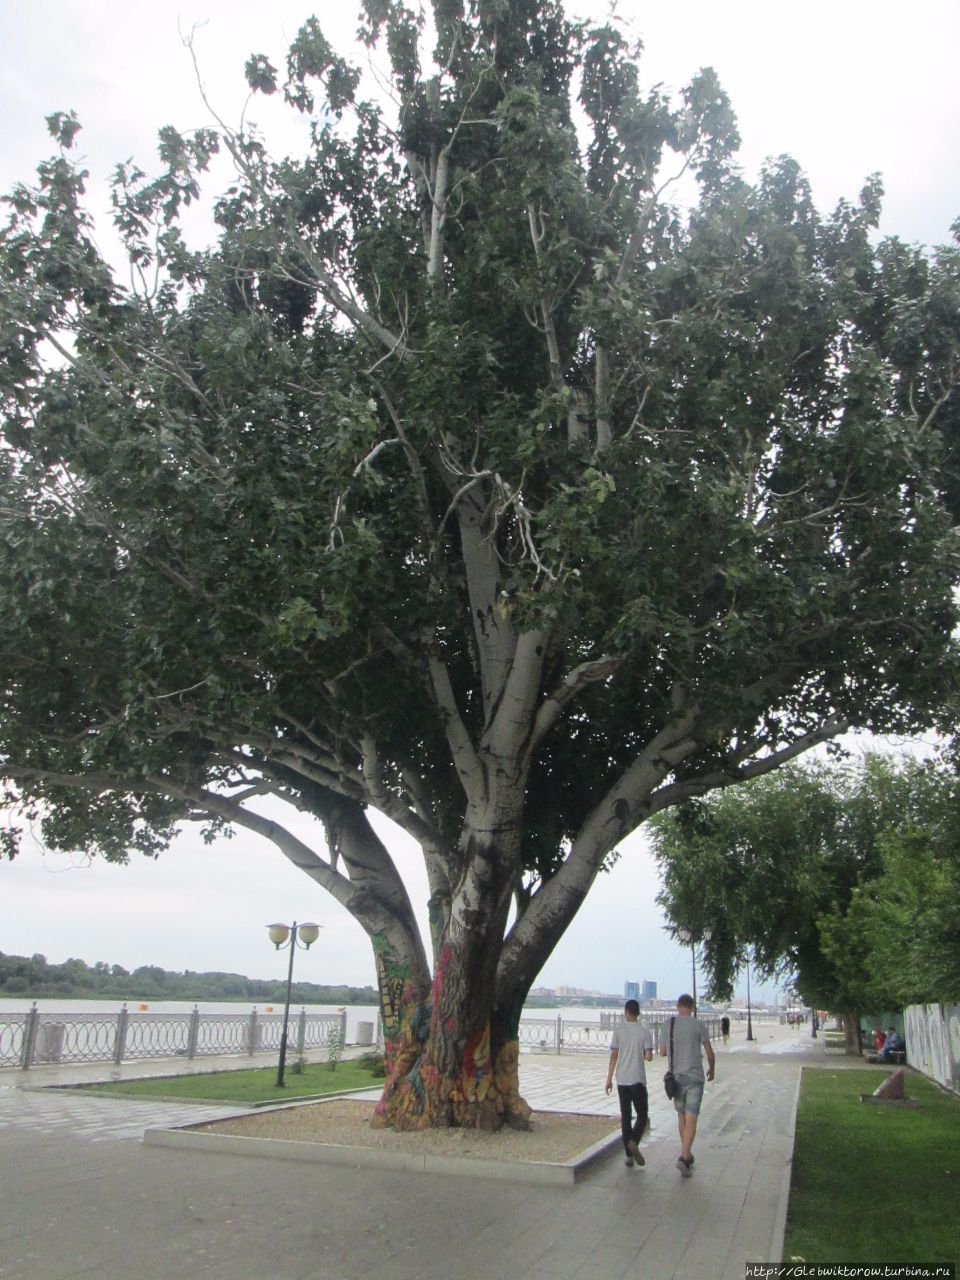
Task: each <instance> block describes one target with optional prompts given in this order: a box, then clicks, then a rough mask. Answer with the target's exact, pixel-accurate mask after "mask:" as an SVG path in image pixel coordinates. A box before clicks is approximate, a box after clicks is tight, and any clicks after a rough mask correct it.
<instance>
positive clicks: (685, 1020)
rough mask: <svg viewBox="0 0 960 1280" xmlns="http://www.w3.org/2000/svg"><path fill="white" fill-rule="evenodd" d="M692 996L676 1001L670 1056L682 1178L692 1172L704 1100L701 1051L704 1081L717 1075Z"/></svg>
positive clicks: (665, 1040) (666, 1042)
mask: <svg viewBox="0 0 960 1280" xmlns="http://www.w3.org/2000/svg"><path fill="white" fill-rule="evenodd" d="M695 1007H696V1006H695V1005H694V1003H693V996H688V995H682V996H681V997H680V999H679V1000H678V1001H677V1016H676V1017H675V1018H671V1019H670V1022H672V1023H673V1057H672V1059H671V1069H672V1070H673V1074H674V1076H675V1078H676V1081H677V1092H676V1094H675V1095H674V1098H673V1105H674V1108H675V1109H676V1112H677V1123H678V1127H679V1129H680V1154H679V1156H677V1168H678V1169H679V1170H680V1172H681V1173H682V1174H683V1176H684V1177H685V1178H689V1177H690V1174H691V1173H692V1172H693V1152H692V1150H691V1148H692V1146H693V1140H694V1138H695V1137H696V1136H697V1119H698V1117H699V1115H700V1104H701V1103H702V1101H703V1085H704V1075H703V1061H702V1059H701V1056H700V1051H701V1049H702V1050H703V1052H704V1053H705V1054H706V1055H707V1075H706V1078H707V1080H713V1078H714V1075H715V1074H716V1065H717V1063H716V1058H715V1056H714V1052H713V1045H712V1044H711V1043H710V1036H709V1033H708V1032H707V1028H706V1027H705V1026H704V1025H703V1024H702V1023H701V1022H700V1021H699V1019H698V1018H697V1016H696V1014H695V1013H694V1009H695ZM669 1046H670V1024H669V1023H668V1024H667V1026H666V1027H664V1030H663V1037H662V1039H661V1041H660V1056H661V1057H663V1058H666V1057H667V1056H668V1055H669V1053H670V1048H669Z"/></svg>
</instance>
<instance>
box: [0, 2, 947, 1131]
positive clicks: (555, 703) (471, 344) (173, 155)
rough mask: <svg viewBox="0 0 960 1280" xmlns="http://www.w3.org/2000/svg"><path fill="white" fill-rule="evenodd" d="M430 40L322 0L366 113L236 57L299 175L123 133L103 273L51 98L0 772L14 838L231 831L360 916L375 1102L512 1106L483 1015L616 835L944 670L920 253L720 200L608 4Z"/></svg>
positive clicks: (940, 262) (713, 170)
mask: <svg viewBox="0 0 960 1280" xmlns="http://www.w3.org/2000/svg"><path fill="white" fill-rule="evenodd" d="M432 18H433V23H434V29H433V30H432V31H430V32H428V29H427V27H426V26H425V25H424V24H423V23H422V21H421V19H420V18H419V17H418V15H417V13H416V12H415V11H414V10H412V9H410V8H408V7H407V6H406V5H405V4H403V3H400V0H377V2H376V3H374V0H365V3H364V4H363V29H364V33H365V34H364V39H365V41H366V42H367V43H368V44H369V46H370V47H371V48H372V49H375V50H376V55H375V56H376V58H377V59H378V64H379V65H382V66H383V67H384V69H385V71H386V70H388V71H389V75H390V78H391V92H392V95H393V96H392V98H391V99H390V101H389V104H388V105H384V104H383V103H382V102H376V101H365V100H364V99H363V97H362V96H361V75H360V72H359V70H357V69H356V68H355V67H353V66H352V65H350V64H349V63H348V62H347V61H346V60H344V59H343V58H341V57H340V56H338V55H337V54H336V53H335V51H334V50H332V49H331V48H330V46H329V45H328V43H327V42H326V40H325V39H324V37H323V35H322V32H321V29H320V26H319V24H318V23H317V21H316V20H314V19H311V20H310V21H309V22H308V23H307V24H306V25H305V26H304V28H303V30H302V31H301V32H300V33H299V35H298V36H297V38H296V40H295V42H294V44H293V45H292V47H291V50H290V54H289V58H288V60H287V63H286V72H285V76H284V75H283V74H281V73H280V72H279V71H277V70H276V68H274V66H273V65H272V64H271V63H270V61H269V60H268V59H267V58H266V57H264V56H261V55H255V56H253V57H251V59H250V61H249V63H248V65H247V74H248V79H249V83H250V86H251V89H252V90H253V91H255V92H256V93H261V94H279V95H282V96H283V97H285V99H286V100H287V102H288V103H289V104H290V106H291V108H292V109H293V110H295V111H300V112H302V113H304V114H305V115H306V116H307V117H308V118H309V120H310V122H311V142H310V147H309V150H308V152H307V154H305V155H304V156H299V157H298V156H293V157H285V158H280V159H274V158H272V157H271V156H270V154H269V153H268V151H267V149H266V146H265V144H264V142H263V140H262V139H261V138H260V137H259V136H258V135H257V134H256V132H255V131H254V130H252V129H250V128H247V127H245V126H241V127H240V128H238V129H231V128H228V127H226V126H223V125H221V124H219V123H217V124H216V127H211V128H208V129H201V130H198V131H197V132H195V133H193V134H190V135H182V134H179V133H177V132H176V131H175V130H173V129H170V128H167V129H164V130H163V131H162V132H161V134H160V172H159V173H158V174H157V175H156V176H150V175H146V174H144V173H143V172H142V171H141V170H140V169H138V168H137V167H135V166H134V165H132V164H129V163H126V164H122V165H120V166H119V168H118V170H117V174H116V180H115V184H114V202H115V204H114V209H115V223H116V227H117V230H118V232H119V234H120V236H121V238H122V241H123V245H124V248H125V252H126V257H127V259H128V263H127V267H128V270H126V271H124V272H121V273H115V272H114V270H113V269H112V267H111V266H110V264H109V263H108V262H107V261H106V260H105V258H104V256H103V255H102V253H101V251H100V248H99V247H98V238H97V236H96V234H95V228H94V225H93V221H92V217H91V214H90V213H89V211H88V209H87V207H86V201H85V194H84V187H85V175H84V173H83V170H82V167H81V165H80V164H79V163H78V162H77V161H76V160H75V159H74V158H73V157H74V155H75V149H74V146H75V142H76V135H77V132H78V129H79V127H80V126H79V122H78V121H76V120H75V119H74V118H73V117H72V116H70V115H69V114H66V113H57V114H55V115H53V116H51V118H50V127H51V132H52V134H53V136H54V138H55V140H56V142H57V144H58V145H59V152H58V154H57V155H55V156H54V158H52V159H51V160H50V161H49V162H48V163H46V164H44V165H43V166H42V167H41V169H40V171H39V174H38V177H37V181H36V183H35V184H34V185H33V186H22V187H20V188H18V189H17V191H16V192H14V193H13V195H12V197H11V201H10V203H9V205H8V209H9V220H8V223H7V225H6V227H5V229H4V230H3V232H2V233H0V300H2V301H0V349H2V352H3V363H2V373H0V402H2V412H3V422H4V427H3V430H4V446H3V449H2V450H0V528H2V536H3V546H4V549H5V553H4V556H3V558H2V562H0V663H2V674H3V683H2V697H0V772H2V775H3V777H4V778H5V779H6V783H7V798H8V799H9V801H10V803H11V804H12V805H13V806H14V808H15V809H16V808H19V811H20V813H21V815H22V816H23V818H24V820H25V821H26V822H36V823H37V824H39V827H40V829H41V830H42V835H43V839H44V840H45V842H46V843H47V845H48V846H49V847H51V848H60V849H75V848H82V849H86V850H88V851H89V852H90V853H94V854H101V855H103V856H105V857H107V858H109V859H112V860H115V861H123V860H124V859H126V858H127V857H128V856H130V854H131V853H143V854H146V855H154V854H156V853H158V852H160V851H161V850H162V849H163V848H164V847H165V846H166V844H167V843H168V842H169V840H170V839H171V837H172V834H173V833H174V831H175V830H176V827H177V824H179V823H181V822H184V821H193V822H199V823H201V824H203V828H204V831H205V833H206V835H207V836H208V837H209V838H211V839H212V838H215V837H217V836H218V835H220V834H221V833H222V832H224V831H225V830H229V829H232V828H242V829H245V830H247V831H250V832H252V833H255V834H256V835H258V836H260V837H262V838H263V839H265V840H267V841H270V842H272V843H273V844H274V845H275V846H276V847H277V849H278V850H279V851H280V852H281V853H282V854H283V855H284V856H285V857H286V858H288V859H289V860H290V861H291V862H292V863H294V864H295V865H296V866H297V867H299V868H301V869H302V870H303V871H304V872H305V873H306V874H307V875H308V876H310V877H311V878H312V879H313V880H314V881H315V883H317V884H318V885H319V886H321V887H322V888H324V889H325V890H327V891H328V892H329V893H331V894H332V895H333V896H334V897H335V898H336V899H337V901H338V902H340V903H341V904H342V905H343V906H344V907H345V908H346V910H348V911H349V912H351V913H352V915H353V916H354V917H355V918H356V919H357V920H358V921H359V923H360V924H361V925H362V927H363V928H364V929H365V930H366V931H367V933H368V935H369V937H370V939H371V943H372V946H373V950H374V952H375V956H376V964H377V975H378V982H379V987H380V999H381V1004H382V1008H383V1014H384V1026H385V1030H386V1035H387V1038H388V1049H389V1057H390V1067H391V1069H390V1076H389V1079H388V1082H387V1087H386V1091H385V1095H384V1101H383V1105H382V1109H381V1120H382V1121H383V1122H384V1123H389V1124H394V1125H397V1126H400V1127H404V1126H425V1125H445V1124H451V1123H455V1124H463V1125H482V1126H495V1125H498V1124H499V1123H501V1121H502V1120H503V1119H504V1117H506V1118H507V1119H509V1120H510V1121H511V1122H512V1123H515V1124H518V1125H522V1124H524V1123H525V1122H526V1118H527V1113H528V1108H527V1107H526V1104H525V1103H524V1102H523V1099H522V1098H521V1097H520V1095H519V1089H518V1077H517V1024H518V1018H519V1014H520V1009H521V1007H522V1005H523V1001H524V998H525V996H526V994H527V992H528V991H529V989H530V987H531V985H532V983H533V982H534V981H535V979H536V977H537V975H538V973H539V972H540V970H541V969H542V967H543V965H544V963H545V961H546V960H547V958H548V957H549V955H550V953H551V951H552V949H553V947H554V946H555V944H556V942H557V940H558V939H559V938H560V937H561V936H562V934H563V933H564V931H565V929H566V928H567V926H568V925H569V924H570V922H571V920H572V919H573V918H574V916H575V914H576V912H577V911H578V909H579V907H580V905H581V903H582V902H583V900H584V898H585V896H586V894H587V893H588V892H589V890H590V887H591V885H592V884H593V882H594V880H595V879H596V877H597V875H598V874H599V873H600V871H601V870H602V868H603V867H604V866H606V865H608V864H609V861H610V860H611V859H612V858H614V857H616V856H618V855H617V850H618V847H619V845H620V842H621V841H622V840H623V838H624V837H625V836H626V835H628V834H629V833H630V832H632V831H634V830H635V829H636V828H637V827H638V826H639V825H640V824H641V823H643V822H645V821H646V820H647V819H648V818H649V817H650V816H651V815H653V814H656V813H658V812H662V811H664V810H667V809H669V808H670V807H671V806H674V805H676V804H678V803H681V802H682V801H684V800H690V799H691V798H694V797H697V796H700V795H702V794H704V793H706V792H709V791H711V790H713V789H715V788H720V787H726V786H728V785H729V784H731V783H735V782H743V781H745V780H747V779H750V778H754V777H758V776H760V775H764V774H767V773H770V772H772V771H773V770H775V769H776V768H778V767H780V766H782V765H783V764H785V763H787V762H788V761H790V760H792V759H794V758H795V757H797V756H798V755H800V754H801V753H803V752H805V751H807V750H809V749H810V748H811V747H813V746H815V745H817V744H819V743H822V742H824V741H826V740H829V739H831V738H832V737H833V736H835V735H837V734H838V733H841V732H843V731H844V730H845V729H847V728H848V727H849V726H851V725H853V726H859V727H863V728H870V729H874V730H884V729H889V730H891V731H900V732H904V731H909V730H911V729H915V728H919V727H921V726H926V725H928V724H930V723H932V722H933V721H935V720H936V718H937V715H938V709H939V708H940V707H941V706H942V705H943V704H944V701H945V698H946V696H947V694H948V691H949V690H950V689H952V687H953V681H954V677H955V673H956V659H957V647H956V645H955V644H954V641H953V639H952V633H953V630H954V627H955V624H956V619H957V613H956V605H955V601H954V595H953V590H954V584H955V582H956V577H957V553H956V544H955V540H954V536H953V531H952V525H953V520H954V515H955V513H956V510H957V505H958V499H960V486H958V483H957V481H958V474H957V469H956V463H955V459H954V453H953V449H954V447H955V443H956V437H957V427H958V424H960V417H958V408H957V404H958V401H957V397H956V396H955V395H954V387H955V383H956V380H957V377H958V351H960V324H958V319H957V315H958V305H957V299H958V294H960V261H958V255H957V251H956V249H947V248H945V249H943V250H940V251H938V252H936V253H932V254H927V253H926V252H924V251H923V250H921V249H919V248H915V247H910V246H907V245H904V244H901V243H899V242H898V241H896V240H884V241H883V242H881V243H879V244H875V243H874V242H873V238H872V237H873V232H874V230H875V228H876V225H877V219H878V216H879V209H880V199H881V189H880V183H879V181H878V180H877V179H870V180H868V181H867V183H866V185H865V186H864V187H863V190H862V192H861V195H860V197H859V198H858V199H856V200H854V201H851V202H843V203H842V204H841V205H840V206H839V207H838V208H837V209H836V210H835V212H834V213H833V214H832V215H830V216H828V217H824V216H822V215H821V213H820V212H819V211H818V209H817V207H816V205H815V204H814V201H813V197H812V194H811V191H810V189H809V186H808V183H807V181H806V179H805V177H804V175H803V173H802V171H801V169H800V167H799V166H798V165H797V164H796V163H795V162H794V161H792V160H790V159H787V158H780V159H778V160H775V161H771V162H770V163H769V164H768V165H767V166H766V168H765V169H764V171H763V173H762V175H761V176H760V178H759V181H757V182H756V183H755V184H751V183H749V182H747V181H746V180H745V179H744V178H743V176H742V175H741V174H740V173H739V171H738V169H737V167H736V163H735V155H736V148H737V144H738V138H737V132H736V123H735V119H734V116H733V112H732V109H731V106H730V104H729V102H728V100H727V98H726V96H725V94H724V93H723V91H722V89H721V87H720V85H719V84H718V82H717V79H716V76H715V75H714V74H713V72H711V71H709V70H705V71H702V72H700V73H699V74H697V75H696V76H694V77H693V78H692V80H691V82H690V84H689V85H688V86H687V87H686V88H685V89H684V90H683V91H682V92H681V94H680V95H679V97H678V100H677V101H676V102H675V103H671V102H670V101H668V100H667V98H666V97H665V95H664V94H663V92H662V91H661V90H660V89H659V88H657V87H652V88H645V87H644V86H643V84H642V79H641V75H642V61H641V59H640V53H641V50H640V48H639V47H637V46H632V45H631V44H630V43H629V42H628V41H627V39H626V37H625V36H624V35H623V34H622V32H621V31H620V30H619V29H618V28H617V27H616V25H614V24H606V25H601V26H599V27H596V28H589V27H587V26H584V25H581V24H579V23H575V22H573V21H571V20H568V18H567V17H566V16H565V14H564V11H563V8H562V6H561V5H560V4H559V3H554V2H553V0H539V3H537V2H535V0H496V2H494V0H473V2H472V3H471V4H470V5H469V6H467V5H464V4H461V3H449V0H443V2H442V3H441V0H434V3H433V5H432ZM578 121H582V135H581V133H580V132H578V128H580V125H578ZM218 150H220V151H226V152H227V153H229V156H230V158H231V161H232V163H233V166H234V168H235V179H234V181H233V182H232V185H231V186H230V187H229V188H228V189H227V190H226V192H224V194H223V195H222V197H221V198H220V199H219V200H217V201H216V202H214V203H213V206H212V207H213V213H214V217H215V220H216V226H217V241H216V243H215V244H214V245H213V246H212V247H210V248H208V249H205V250H202V251H196V250H194V249H193V248H191V247H190V244H189V241H188V237H187V235H186V234H185V232H184V229H183V215H184V213H185V211H186V209H187V207H188V206H190V205H192V204H194V203H195V202H196V201H197V200H198V199H199V198H200V193H201V184H202V182H203V180H204V174H205V172H206V170H207V169H208V167H209V165H210V163H211V160H212V158H213V156H214V155H215V153H216V152H217V151H218ZM681 173H682V174H686V175H689V176H690V177H691V178H692V179H693V180H694V182H695V186H696V190H697V195H696V197H695V204H694V207H693V209H692V211H691V212H690V213H689V215H686V214H681V213H680V212H678V210H677V209H676V208H675V207H674V206H673V205H671V203H670V199H671V189H670V186H669V183H668V182H667V181H666V179H665V176H664V175H672V174H673V175H675V174H681ZM265 801H270V802H271V804H270V807H269V808H265V807H264V802H265ZM372 811H379V813H381V814H383V815H385V816H386V817H387V818H389V819H390V820H392V821H393V822H394V823H396V824H398V825H399V827H400V828H402V829H403V831H404V832H405V833H406V835H407V836H408V837H410V838H412V839H413V840H414V841H415V842H416V843H417V844H418V845H419V846H420V848H421V849H422V851H423V857H424V863H425V867H426V871H427V878H428V881H429V893H430V899H429V912H430V924H431V937H430V939H429V942H428V943H426V944H425V941H424V940H423V939H422V938H421V937H420V933H419V930H418V927H417V923H416V918H415V914H414V910H413V906H412V904H411V901H410V898H409V895H408V891H407V887H406V886H405V885H404V883H403V881H402V879H401V877H400V874H399V872H398V871H397V868H396V866H395V864H394V862H393V860H392V858H391V855H390V851H389V849H388V847H387V844H386V843H385V841H384V839H383V838H382V835H381V832H382V829H381V831H380V832H378V830H376V829H375V828H374V826H373V825H372V824H371V821H370V814H371V812H372ZM284 812H286V813H288V814H289V815H290V816H289V818H287V817H284V816H282V815H283V814H284ZM303 815H308V816H309V817H312V818H313V819H315V820H316V822H315V827H314V829H313V832H312V834H307V835H304V834H302V831H303V828H302V827H298V828H297V830H296V831H295V830H294V825H293V819H294V818H295V817H296V818H297V819H298V821H299V820H301V819H302V816H303ZM21 825H22V824H21ZM17 837H18V832H17V830H16V823H14V824H13V826H12V827H11V828H10V829H9V830H7V829H5V830H4V831H2V832H0V838H2V839H3V840H4V842H5V846H6V847H7V849H8V850H9V851H11V852H12V851H14V850H15V847H16V844H17Z"/></svg>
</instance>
